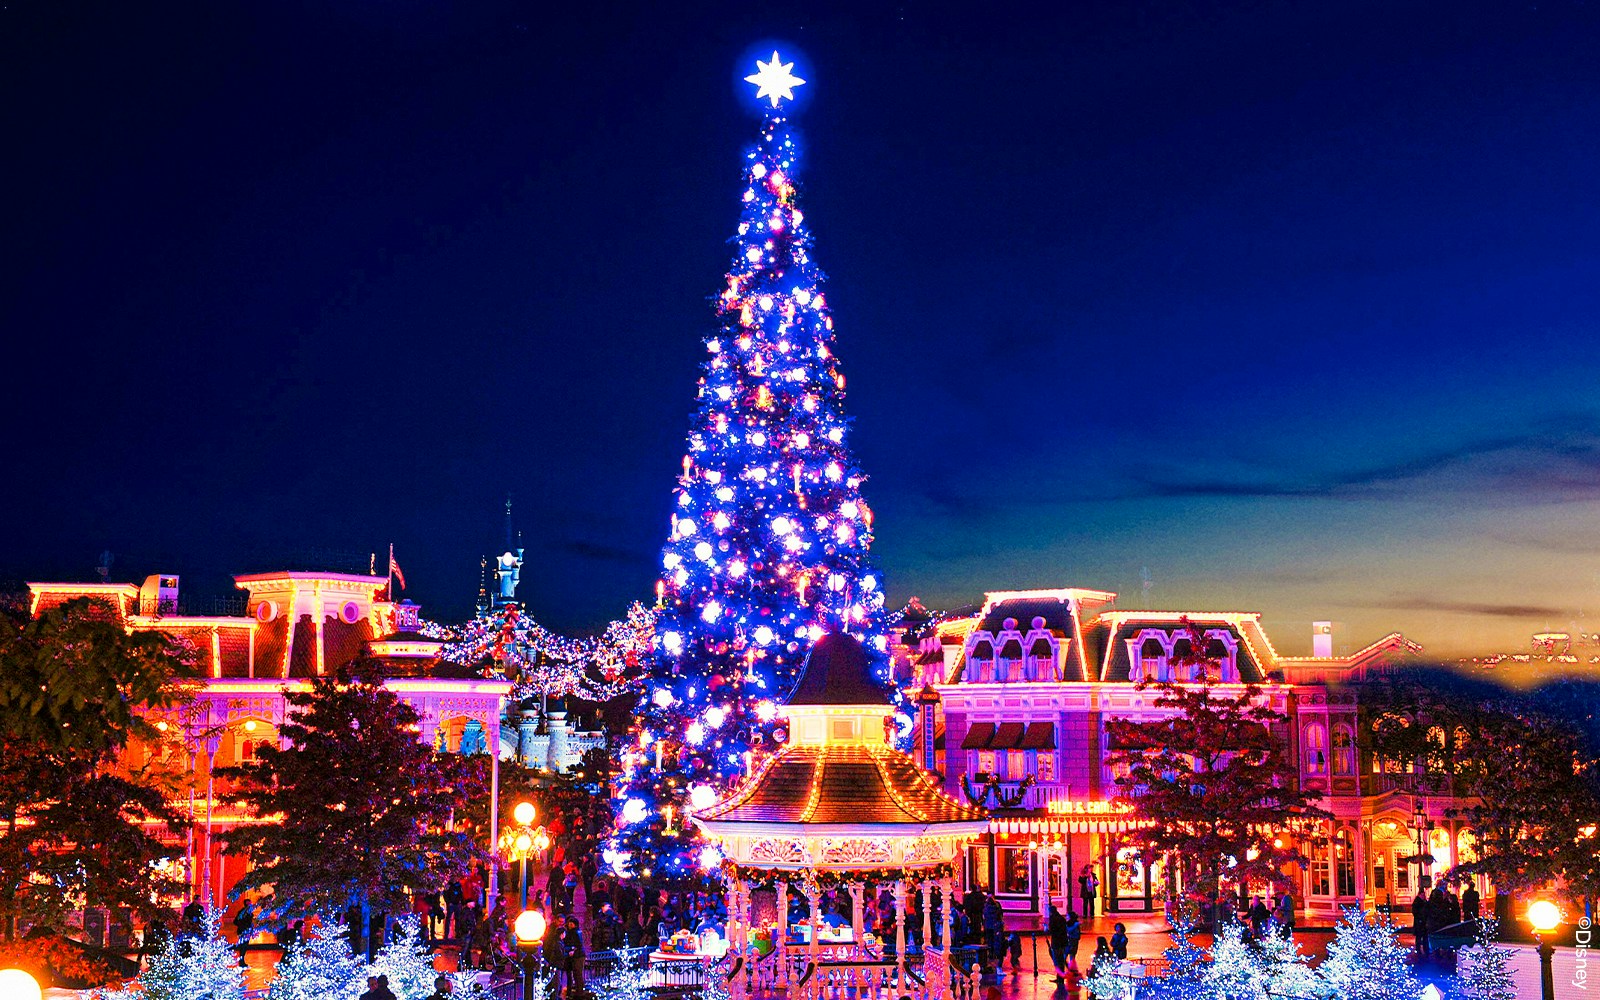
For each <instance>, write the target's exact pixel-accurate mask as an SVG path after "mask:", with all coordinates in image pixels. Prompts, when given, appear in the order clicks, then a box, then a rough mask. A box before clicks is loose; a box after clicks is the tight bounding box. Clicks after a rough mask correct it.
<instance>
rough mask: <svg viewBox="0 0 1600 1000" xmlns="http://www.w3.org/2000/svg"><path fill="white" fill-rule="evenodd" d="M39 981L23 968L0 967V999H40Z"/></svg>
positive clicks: (41, 993)
mask: <svg viewBox="0 0 1600 1000" xmlns="http://www.w3.org/2000/svg"><path fill="white" fill-rule="evenodd" d="M42 996H44V993H43V992H42V991H41V990H40V989H39V983H38V981H37V980H35V979H34V978H33V977H32V976H30V975H28V974H27V973H26V972H23V971H22V970H21V969H0V1000H40V998H41V997H42Z"/></svg>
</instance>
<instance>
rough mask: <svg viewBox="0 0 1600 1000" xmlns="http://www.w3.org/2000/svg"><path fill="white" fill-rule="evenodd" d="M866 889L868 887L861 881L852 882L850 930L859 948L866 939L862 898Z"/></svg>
mask: <svg viewBox="0 0 1600 1000" xmlns="http://www.w3.org/2000/svg"><path fill="white" fill-rule="evenodd" d="M866 889H867V887H866V886H865V885H863V884H862V883H860V882H851V883H850V932H851V934H853V935H854V938H853V940H854V941H855V943H856V947H857V948H860V947H861V942H862V941H864V940H866V939H865V938H864V937H863V936H862V935H863V932H864V931H865V926H864V922H863V917H864V916H865V915H864V914H863V913H862V912H861V908H862V905H863V903H862V898H863V897H864V896H865V894H866Z"/></svg>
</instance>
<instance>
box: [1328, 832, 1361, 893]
mask: <svg viewBox="0 0 1600 1000" xmlns="http://www.w3.org/2000/svg"><path fill="white" fill-rule="evenodd" d="M1333 857H1334V874H1335V877H1336V878H1337V880H1338V890H1339V895H1341V896H1354V895H1355V894H1356V852H1355V848H1354V847H1352V846H1351V844H1350V831H1349V830H1347V829H1343V828H1341V829H1340V830H1339V833H1338V835H1337V836H1336V837H1335V838H1334V841H1333Z"/></svg>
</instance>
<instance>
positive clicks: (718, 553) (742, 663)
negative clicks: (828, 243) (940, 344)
mask: <svg viewBox="0 0 1600 1000" xmlns="http://www.w3.org/2000/svg"><path fill="white" fill-rule="evenodd" d="M794 66H795V63H794V61H793V60H789V61H785V60H784V59H783V58H782V56H781V54H780V53H778V52H774V53H773V55H772V58H771V59H770V60H768V59H762V60H758V61H757V64H756V72H754V73H752V74H750V75H749V76H748V77H747V78H746V79H747V82H749V83H750V84H752V85H753V86H754V89H755V100H756V101H757V102H758V106H759V107H760V109H761V111H762V122H761V128H760V136H759V139H758V140H757V142H756V144H755V146H754V147H753V148H751V149H750V150H748V151H747V153H746V156H745V160H744V164H745V175H744V180H745V190H744V193H743V195H742V198H741V206H742V209H741V214H740V218H739V223H738V227H737V237H736V249H735V253H734V256H733V260H732V263H731V265H730V267H729V269H728V272H727V274H726V275H725V276H724V278H723V281H722V284H721V286H720V288H719V290H718V294H717V298H716V308H717V311H718V314H719V319H720V327H721V328H720V329H719V330H718V331H717V332H716V333H715V334H714V335H713V336H711V337H709V338H708V339H707V340H706V342H705V346H706V357H705V360H704V363H703V366H702V368H701V373H700V379H699V382H698V385H697V388H696V404H697V405H696V410H695V413H694V415H693V417H692V418H691V425H690V429H689V433H688V441H687V448H686V449H685V455H684V459H683V466H682V474H681V475H680V476H679V477H678V482H677V487H676V489H675V490H674V493H673V497H672V503H671V514H670V516H669V517H668V520H667V524H666V526H665V527H666V529H667V530H666V534H667V542H666V545H665V547H664V548H663V551H662V558H661V578H660V581H659V583H658V585H657V595H658V601H657V622H656V630H657V631H656V634H657V635H658V636H659V638H660V642H659V646H658V649H657V655H656V656H655V658H654V660H653V663H652V666H651V675H650V678H649V680H648V683H647V684H646V685H645V690H646V694H645V696H644V697H643V698H642V699H641V703H640V706H639V711H638V713H637V715H636V719H637V721H636V728H635V734H636V736H637V737H638V738H637V739H636V740H634V741H630V744H631V745H630V747H629V749H628V750H627V751H626V752H625V753H624V754H623V755H622V763H623V773H624V779H625V781H626V783H627V786H628V787H627V790H626V791H625V793H624V794H623V799H624V801H629V800H638V801H641V802H642V803H644V807H645V814H646V818H645V819H644V820H643V821H635V822H629V823H627V824H626V825H625V826H624V827H622V829H621V831H620V832H619V836H618V838H617V841H616V842H614V844H613V845H612V847H613V851H614V853H616V854H617V855H619V856H620V855H621V854H623V853H626V854H628V855H630V856H631V858H632V863H633V865H634V866H635V869H636V870H637V871H641V872H642V870H643V869H644V868H647V867H650V868H653V869H654V870H655V871H656V872H657V874H666V875H668V876H669V877H671V876H683V877H691V876H693V875H694V874H695V872H696V870H697V869H698V867H699V865H698V863H697V862H698V861H699V860H700V859H699V857H698V854H699V852H698V850H696V849H695V848H694V847H693V845H691V844H689V843H688V842H687V841H686V840H685V841H681V842H680V841H672V842H670V843H669V841H668V840H667V839H665V838H664V836H663V834H664V832H665V830H666V828H667V816H668V815H672V816H676V817H678V818H679V819H681V818H682V817H683V816H684V815H685V814H686V812H685V810H686V809H692V804H691V803H690V801H689V795H690V789H691V788H706V789H709V790H710V793H711V794H720V793H721V792H723V791H725V790H726V789H727V787H728V786H729V785H730V783H731V782H733V781H734V780H735V779H736V778H737V777H738V776H739V775H740V774H741V772H742V771H743V769H744V767H745V763H744V762H745V760H746V757H747V755H748V754H749V753H750V752H751V751H752V750H754V749H756V748H758V747H760V746H761V745H763V744H767V743H769V741H771V740H772V738H773V735H774V733H773V723H774V720H775V716H776V712H775V710H774V705H775V704H776V703H780V702H781V701H782V700H783V699H784V698H785V697H786V696H787V694H788V692H789V690H790V689H791V688H792V686H793V684H794V680H795V676H796V672H797V669H798V667H799V665H800V664H801V662H802V661H803V660H804V657H805V654H806V652H807V650H808V649H809V648H810V645H811V643H813V642H814V641H816V640H817V639H818V638H819V637H821V636H822V635H824V634H826V633H828V632H832V631H841V632H849V633H851V634H853V635H854V636H856V638H858V639H860V640H861V641H862V643H863V644H864V645H865V646H866V647H867V648H868V649H869V650H871V651H873V653H874V654H875V655H877V656H878V657H879V658H880V662H879V666H880V669H881V668H883V667H886V666H887V657H886V655H885V651H886V648H887V643H886V640H885V637H884V633H883V628H882V621H881V618H882V612H883V593H882V582H881V581H882V577H881V575H880V574H878V573H875V572H873V571H872V568H871V566H870V564H869V562H868V552H869V549H870V546H871V544H872V508H871V507H870V506H869V505H868V503H867V501H866V499H865V498H864V497H863V496H862V492H861V487H862V484H863V483H864V482H865V479H866V477H865V475H864V474H863V473H862V471H861V470H860V468H859V467H858V466H857V465H856V462H855V460H854V458H853V457H852V454H851V452H850V449H849V446H848V438H849V434H848V431H849V420H848V418H847V416H846V414H845V409H844V385H845V378H844V373H843V370H842V368H841V366H840V361H839V357H838V352H837V350H836V349H835V346H834V327H833V317H832V315H831V313H830V311H829V307H828V299H827V296H826V294H825V293H824V292H823V290H822V275H821V272H820V270H819V269H818V267H817V265H816V262H815V261H814V260H813V258H812V239H811V233H810V230H809V229H808V228H807V225H806V221H805V216H804V214H803V213H802V212H801V211H800V209H799V207H798V204H797V193H798V190H797V188H796V184H795V175H796V169H797V162H798V157H799V152H800V150H799V147H798V144H797V142H796V139H795V136H794V133H793V132H792V130H791V129H790V127H789V124H788V122H787V119H786V102H789V101H792V100H793V99H794V93H795V88H796V87H799V86H800V85H802V84H804V83H805V81H804V80H803V79H801V78H800V77H799V76H797V75H796V74H795V73H794ZM646 734H649V736H650V739H648V740H646V739H645V738H644V736H645V735H646ZM700 794H702V795H703V794H706V793H700ZM669 810H670V812H669ZM683 825H684V826H685V827H689V826H690V825H689V824H683Z"/></svg>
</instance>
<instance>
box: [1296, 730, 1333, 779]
mask: <svg viewBox="0 0 1600 1000" xmlns="http://www.w3.org/2000/svg"><path fill="white" fill-rule="evenodd" d="M1301 767H1302V770H1304V771H1305V773H1306V774H1327V773H1328V729H1327V727H1326V726H1324V725H1323V724H1322V723H1320V722H1308V723H1306V729H1305V760H1304V763H1303V764H1302V765H1301Z"/></svg>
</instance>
